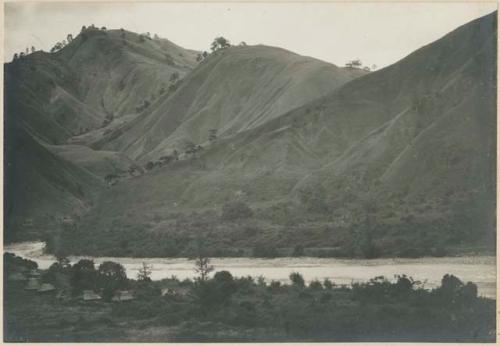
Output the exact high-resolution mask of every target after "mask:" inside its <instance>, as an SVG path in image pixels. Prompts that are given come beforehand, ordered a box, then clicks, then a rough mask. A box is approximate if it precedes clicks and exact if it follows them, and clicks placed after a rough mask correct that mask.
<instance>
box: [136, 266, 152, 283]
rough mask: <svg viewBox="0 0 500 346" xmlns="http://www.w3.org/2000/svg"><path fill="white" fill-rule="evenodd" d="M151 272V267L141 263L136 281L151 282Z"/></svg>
mask: <svg viewBox="0 0 500 346" xmlns="http://www.w3.org/2000/svg"><path fill="white" fill-rule="evenodd" d="M152 270H153V266H152V265H148V264H146V262H142V268H140V269H139V271H138V273H137V280H139V281H143V282H151V273H152Z"/></svg>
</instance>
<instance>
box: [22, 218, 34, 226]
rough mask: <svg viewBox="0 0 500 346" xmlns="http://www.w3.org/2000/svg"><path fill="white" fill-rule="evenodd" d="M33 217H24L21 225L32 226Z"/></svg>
mask: <svg viewBox="0 0 500 346" xmlns="http://www.w3.org/2000/svg"><path fill="white" fill-rule="evenodd" d="M33 224H34V223H33V219H25V220H24V221H23V223H22V225H23V227H33Z"/></svg>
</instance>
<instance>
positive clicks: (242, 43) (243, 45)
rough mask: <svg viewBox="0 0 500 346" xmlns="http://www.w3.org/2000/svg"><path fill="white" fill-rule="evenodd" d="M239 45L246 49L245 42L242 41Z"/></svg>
mask: <svg viewBox="0 0 500 346" xmlns="http://www.w3.org/2000/svg"><path fill="white" fill-rule="evenodd" d="M239 45H240V46H242V47H245V46H246V45H247V43H246V42H245V41H241V42H240V44H239Z"/></svg>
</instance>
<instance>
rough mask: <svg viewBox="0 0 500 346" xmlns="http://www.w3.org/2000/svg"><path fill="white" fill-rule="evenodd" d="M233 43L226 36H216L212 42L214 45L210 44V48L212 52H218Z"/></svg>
mask: <svg viewBox="0 0 500 346" xmlns="http://www.w3.org/2000/svg"><path fill="white" fill-rule="evenodd" d="M230 46H231V44H230V43H229V41H228V40H226V39H225V38H224V37H222V36H220V37H216V38H215V39H214V41H213V42H212V45H211V46H210V49H211V50H212V52H214V53H215V52H217V51H219V50H221V49H225V48H228V47H230Z"/></svg>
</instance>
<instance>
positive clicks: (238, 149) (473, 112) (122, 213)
mask: <svg viewBox="0 0 500 346" xmlns="http://www.w3.org/2000/svg"><path fill="white" fill-rule="evenodd" d="M252 49H257V50H264V51H265V56H266V57H269V54H271V56H274V54H280V53H281V52H278V51H274V50H273V51H272V52H271V51H269V49H268V48H266V47H257V48H254V47H241V48H240V47H236V48H233V49H228V50H226V51H224V52H222V53H220V54H217V55H216V56H212V57H210V58H208V59H207V60H206V61H205V62H203V63H202V64H201V65H200V66H199V67H198V68H196V69H195V70H194V71H193V72H192V74H190V75H188V76H187V77H186V78H185V79H184V81H183V83H182V85H181V87H180V88H179V89H178V90H177V91H176V93H175V94H173V95H172V96H170V97H169V98H168V99H165V100H162V101H161V103H159V104H158V108H155V109H153V110H151V112H149V113H147V114H145V115H144V117H143V118H142V117H141V119H139V120H138V122H137V123H135V124H133V125H132V126H131V127H129V128H128V129H124V130H123V132H122V134H121V135H120V136H118V137H116V138H117V139H115V140H114V141H110V142H108V143H106V144H105V145H104V147H106V146H108V145H109V146H110V147H112V148H114V149H115V150H118V148H120V150H124V151H125V152H127V153H128V154H129V155H131V157H134V158H138V159H139V160H141V161H142V162H144V161H146V160H152V159H153V158H154V159H158V157H159V156H160V155H165V154H167V153H168V150H169V149H170V150H171V149H172V148H179V143H180V141H181V140H191V141H193V142H194V143H198V144H201V145H202V147H203V149H202V150H200V151H198V152H195V153H192V152H188V153H185V154H183V155H181V159H180V160H179V161H174V162H173V163H168V164H166V165H158V166H161V167H159V168H154V169H152V170H151V171H150V172H149V173H147V174H145V175H144V176H142V177H141V178H140V179H133V180H124V181H123V182H120V183H119V184H117V185H116V186H114V187H113V188H112V189H110V190H108V191H107V192H106V193H105V194H104V195H102V196H101V199H100V204H99V206H98V207H96V208H93V209H92V210H91V211H90V212H89V214H88V216H87V217H86V218H85V219H84V220H83V222H82V224H81V227H80V235H79V237H77V238H73V239H78V245H79V246H81V245H82V244H88V245H87V246H83V247H80V248H79V249H80V250H77V251H87V250H88V249H90V248H92V251H93V252H94V253H100V254H106V253H110V251H109V250H108V248H109V247H110V246H111V244H122V247H121V248H118V249H115V250H113V251H111V253H114V254H129V255H141V254H144V253H146V252H147V253H149V254H154V255H157V256H162V255H165V254H171V255H179V254H181V255H189V254H191V253H192V251H193V248H192V247H191V246H192V244H193V242H194V241H195V240H196V239H198V238H204V239H205V242H206V244H207V245H206V246H207V248H209V249H212V250H213V251H215V252H214V253H215V254H219V255H220V254H221V251H222V253H224V251H229V254H231V255H234V250H235V249H241V250H242V251H246V249H248V248H252V247H253V248H254V250H255V249H256V248H257V249H258V248H259V247H260V248H261V247H266V246H267V247H272V248H282V249H286V248H288V249H289V248H292V249H293V248H294V247H297V246H299V245H300V246H302V247H306V248H308V247H310V248H327V249H328V251H327V253H328V254H329V255H344V256H364V257H373V256H379V255H390V256H394V255H395V256H418V255H422V254H426V255H440V254H441V255H442V254H443V253H453V251H462V252H463V251H466V249H467V248H471V247H472V248H481V247H485V246H486V247H488V244H493V242H492V239H494V235H495V227H494V225H495V217H494V215H495V213H494V210H495V160H496V157H495V145H496V143H495V128H496V127H495V124H496V111H495V110H496V63H495V61H496V53H495V52H496V14H491V15H489V16H486V17H483V18H480V19H478V20H476V21H473V22H471V23H469V24H466V25H464V26H462V27H460V28H458V29H456V30H455V31H453V32H451V33H450V34H448V35H446V36H444V37H443V38H441V39H439V40H438V41H436V42H434V43H432V44H429V45H427V46H425V47H422V48H421V49H419V50H417V51H416V52H414V53H412V54H410V55H409V56H407V57H406V58H404V59H402V60H401V61H399V62H397V63H395V64H394V65H391V66H389V67H387V68H384V69H382V70H379V71H376V72H373V73H370V74H367V75H365V76H361V77H359V78H356V79H354V80H352V81H350V82H347V83H345V84H343V85H340V86H339V87H337V88H335V86H332V89H333V90H332V91H330V92H325V93H324V94H323V95H320V94H319V93H317V95H318V96H319V98H317V99H314V100H311V101H310V102H306V103H304V104H303V105H297V104H294V105H292V106H291V107H290V108H293V109H288V108H287V107H286V105H287V104H288V102H286V103H285V102H284V103H279V102H274V103H272V104H271V106H269V105H268V103H267V102H266V100H267V98H272V97H273V95H275V93H273V92H270V91H269V90H268V89H265V92H263V93H260V91H261V90H262V89H263V88H264V87H265V86H268V85H273V83H277V84H276V88H275V89H274V88H273V89H271V90H276V93H278V90H283V89H282V86H283V85H289V86H291V85H294V83H293V82H289V79H287V82H284V84H281V82H280V81H275V79H274V78H272V79H266V78H267V74H264V73H262V70H260V69H262V65H259V62H261V61H262V54H264V52H262V53H260V54H261V55H259V58H258V59H255V60H253V59H251V58H248V57H247V56H248V55H252V54H249V53H248V52H250V51H252ZM240 59H243V60H245V59H250V60H249V61H250V62H251V63H243V62H240ZM233 61H235V62H234V63H233ZM226 64H227V65H226ZM270 65H271V66H272V64H270ZM299 65H300V64H299ZM218 66H220V67H221V68H223V71H217V70H216V71H217V73H216V74H215V72H214V75H212V71H213V70H214V69H217V67H218ZM266 66H267V65H266ZM287 66H290V65H287ZM292 66H293V64H292ZM248 69H250V70H251V71H252V73H251V74H252V75H254V74H258V75H259V76H264V80H265V82H263V84H260V82H259V84H256V82H254V80H253V79H252V81H251V82H249V81H248V80H246V79H245V78H244V77H245V75H244V74H243V72H241V70H243V71H247V70H248ZM224 71H229V72H230V74H231V75H233V76H235V79H233V80H232V79H230V76H226V74H224ZM259 71H260V72H261V73H259ZM278 71H279V69H277V70H273V76H274V75H276V74H277V75H278V76H279V73H278ZM319 75H324V72H323V73H319ZM299 76H300V74H299ZM212 78H217V80H216V81H212ZM328 79H332V78H328ZM237 81H239V83H238V82H237ZM287 83H288V84H287ZM300 83H303V82H302V80H301V82H300ZM205 85H207V87H208V91H204V90H203V86H205ZM291 90H292V91H290V95H291V96H290V98H287V100H291V99H294V98H295V97H297V96H296V95H297V93H298V94H300V93H301V90H302V91H303V90H305V88H303V89H301V88H300V87H299V86H298V85H297V86H296V89H293V87H291ZM295 90H296V91H295ZM283 92H284V91H283ZM287 92H288V91H287ZM221 95H222V96H221ZM241 100H251V101H249V103H248V104H246V103H245V102H242V101H241ZM225 101H227V102H225ZM299 103H300V102H299ZM252 105H253V108H252ZM280 112H281V114H280ZM231 115H232V116H231ZM240 115H241V116H240ZM210 128H216V129H218V132H217V133H218V134H219V135H218V138H217V140H213V141H211V142H208V141H207V140H206V139H207V136H208V130H209V129H210ZM124 138H126V139H124ZM248 209H250V211H248ZM231 215H232V216H231ZM235 215H236V216H235ZM250 215H252V216H250ZM104 229H106V230H108V232H109V235H108V236H107V237H106V239H105V240H103V238H102V237H99V235H98V232H100V230H104ZM92 230H95V231H92ZM98 241H100V242H101V243H100V245H96V242H98ZM101 244H102V246H101ZM132 244H133V245H132ZM82 249H85V250H82ZM460 249H462V250H460ZM464 249H465V250H464ZM255 251H256V250H255ZM279 251H281V250H279ZM226 253H227V252H226Z"/></svg>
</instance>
